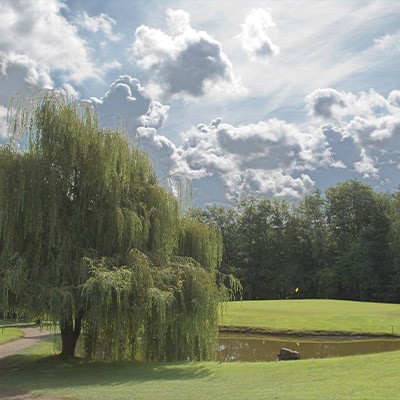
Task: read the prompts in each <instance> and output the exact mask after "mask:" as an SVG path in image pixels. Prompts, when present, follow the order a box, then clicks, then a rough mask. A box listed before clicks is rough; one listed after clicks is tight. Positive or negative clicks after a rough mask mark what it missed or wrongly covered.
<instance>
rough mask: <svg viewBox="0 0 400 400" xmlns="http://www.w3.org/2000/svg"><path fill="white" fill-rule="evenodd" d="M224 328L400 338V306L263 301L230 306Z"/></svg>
mask: <svg viewBox="0 0 400 400" xmlns="http://www.w3.org/2000/svg"><path fill="white" fill-rule="evenodd" d="M220 324H221V325H224V326H238V327H243V326H245V327H253V328H263V329H265V330H266V331H269V332H272V333H273V332H276V331H279V332H281V333H284V332H288V333H303V334H304V333H323V332H325V333H346V332H347V333H353V334H374V335H383V334H392V333H393V334H395V335H400V305H399V304H383V303H363V302H353V301H342V300H262V301H243V302H234V303H227V304H226V312H225V313H224V315H223V317H222V318H221V321H220Z"/></svg>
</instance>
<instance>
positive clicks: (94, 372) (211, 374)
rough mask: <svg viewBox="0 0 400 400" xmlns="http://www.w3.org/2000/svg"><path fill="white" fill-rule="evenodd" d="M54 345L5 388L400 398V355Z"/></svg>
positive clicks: (18, 360)
mask: <svg viewBox="0 0 400 400" xmlns="http://www.w3.org/2000/svg"><path fill="white" fill-rule="evenodd" d="M51 352H52V345H51V343H45V344H41V345H40V346H36V347H34V348H33V349H30V351H29V352H26V353H25V354H20V355H17V356H13V357H8V358H7V359H5V360H4V363H3V364H0V387H15V388H18V389H20V390H24V391H26V392H35V393H47V394H55V395H58V396H67V397H71V398H74V399H88V400H91V399H99V398H101V399H116V400H118V399H121V400H122V399H128V398H129V399H158V398H160V399H164V400H169V399H171V400H179V399H193V400H196V399H202V400H204V399H246V398H247V399H310V400H312V399H335V400H336V399H385V398H386V399H389V398H398V393H399V389H400V383H399V379H398V376H399V373H400V363H399V359H400V352H393V353H384V354H378V355H367V356H354V357H347V358H333V359H319V360H300V361H295V362H279V363H275V362H270V363H222V364H219V363H212V362H208V363H204V362H202V363H169V364H165V363H154V364H153V363H135V362H112V363H111V362H99V361H97V362H93V361H87V360H83V359H74V360H63V359H61V358H59V357H55V356H49V354H50V353H51Z"/></svg>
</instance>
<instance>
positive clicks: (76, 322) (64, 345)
mask: <svg viewBox="0 0 400 400" xmlns="http://www.w3.org/2000/svg"><path fill="white" fill-rule="evenodd" d="M81 328H82V316H78V317H76V318H75V319H72V318H71V319H69V320H68V321H64V323H63V325H62V326H61V329H60V330H61V356H63V357H74V356H75V348H76V343H77V341H78V339H79V336H80V334H81Z"/></svg>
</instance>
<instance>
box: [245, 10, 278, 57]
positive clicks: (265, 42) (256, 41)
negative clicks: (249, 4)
mask: <svg viewBox="0 0 400 400" xmlns="http://www.w3.org/2000/svg"><path fill="white" fill-rule="evenodd" d="M275 30H276V24H275V22H274V21H273V19H272V16H271V14H270V13H269V12H268V11H267V10H264V9H262V8H257V9H253V10H252V11H251V12H250V13H249V14H248V15H247V17H246V19H245V20H244V23H243V24H242V31H241V33H240V35H239V37H240V39H241V41H242V48H243V49H244V50H245V51H246V52H247V53H248V55H249V56H250V59H251V60H253V61H260V60H261V61H268V60H269V59H270V58H271V57H272V56H275V55H277V54H279V47H278V46H277V45H275V44H274V43H272V40H271V37H270V33H271V32H273V31H275Z"/></svg>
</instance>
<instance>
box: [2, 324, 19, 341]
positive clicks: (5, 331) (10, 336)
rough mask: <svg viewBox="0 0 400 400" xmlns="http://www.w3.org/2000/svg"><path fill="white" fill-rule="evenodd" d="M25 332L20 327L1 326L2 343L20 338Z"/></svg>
mask: <svg viewBox="0 0 400 400" xmlns="http://www.w3.org/2000/svg"><path fill="white" fill-rule="evenodd" d="M23 336H24V334H23V333H22V332H21V331H20V330H19V329H18V328H1V327H0V344H3V343H6V342H9V341H11V340H15V339H19V338H21V337H23Z"/></svg>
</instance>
